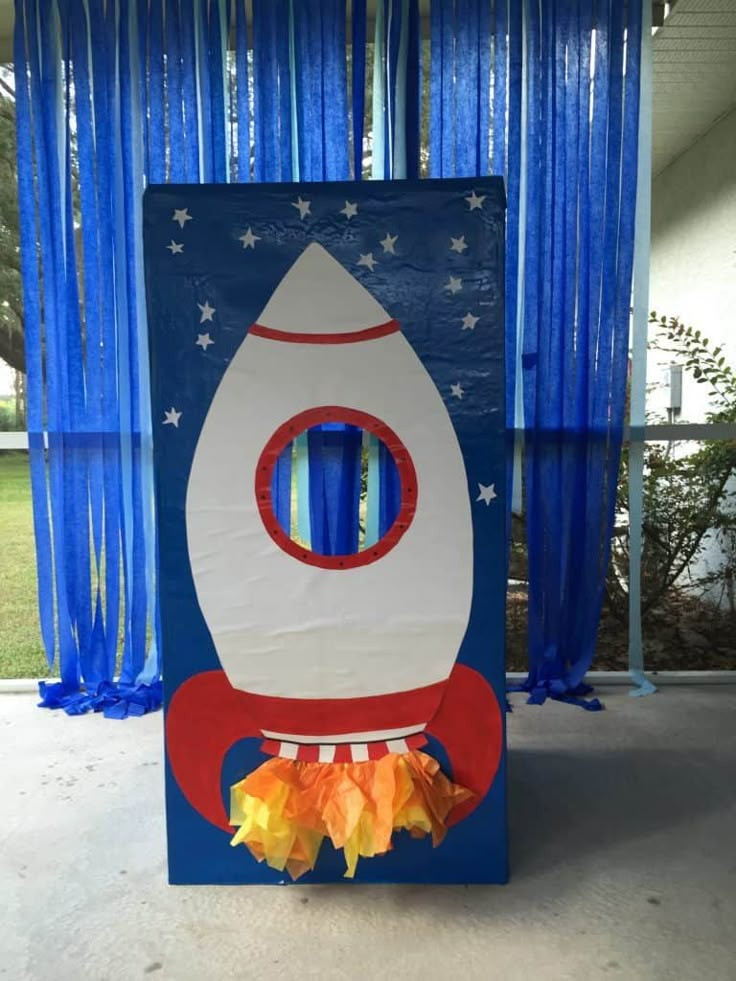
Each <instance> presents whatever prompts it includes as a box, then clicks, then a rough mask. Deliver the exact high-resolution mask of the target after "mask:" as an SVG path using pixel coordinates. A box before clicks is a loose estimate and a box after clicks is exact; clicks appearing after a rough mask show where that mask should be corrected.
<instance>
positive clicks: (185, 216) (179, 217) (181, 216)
mask: <svg viewBox="0 0 736 981" xmlns="http://www.w3.org/2000/svg"><path fill="white" fill-rule="evenodd" d="M171 220H172V221H178V222H179V228H183V227H184V226H185V225H186V223H187V222H188V221H192V216H191V215H190V214H189V208H174V214H173V215H172V216H171Z"/></svg>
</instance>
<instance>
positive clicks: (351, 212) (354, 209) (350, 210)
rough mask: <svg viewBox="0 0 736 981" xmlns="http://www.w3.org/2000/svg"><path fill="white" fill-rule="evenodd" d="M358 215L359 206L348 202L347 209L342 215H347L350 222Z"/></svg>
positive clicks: (345, 208)
mask: <svg viewBox="0 0 736 981" xmlns="http://www.w3.org/2000/svg"><path fill="white" fill-rule="evenodd" d="M357 213H358V205H357V204H353V203H352V202H351V201H346V202H345V207H344V208H343V209H342V211H341V212H340V214H341V215H345V217H346V218H347V220H348V221H350V219H351V218H355V216H356V215H357Z"/></svg>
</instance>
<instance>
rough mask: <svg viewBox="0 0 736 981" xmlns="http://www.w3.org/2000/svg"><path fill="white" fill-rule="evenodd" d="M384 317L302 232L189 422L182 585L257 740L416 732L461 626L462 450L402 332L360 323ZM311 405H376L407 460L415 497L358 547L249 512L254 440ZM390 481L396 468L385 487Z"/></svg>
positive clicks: (465, 573) (465, 511)
mask: <svg viewBox="0 0 736 981" xmlns="http://www.w3.org/2000/svg"><path fill="white" fill-rule="evenodd" d="M390 322H391V320H390V316H389V315H388V314H387V313H386V311H384V310H383V309H382V308H381V306H380V304H378V303H377V302H376V300H375V299H374V298H373V297H372V296H371V295H370V294H369V293H368V292H367V291H366V290H365V289H364V287H362V286H361V285H360V284H359V283H358V282H357V281H356V280H355V279H354V278H353V277H352V276H351V275H350V274H349V273H348V272H347V271H346V270H345V269H344V268H343V267H342V266H340V265H339V263H337V262H336V261H335V260H334V259H333V258H332V257H331V256H330V255H329V254H328V253H327V252H326V251H325V250H324V249H322V247H321V246H319V245H316V244H312V245H310V246H308V247H307V249H306V250H305V251H304V252H303V253H302V255H301V257H300V258H299V259H298V260H297V262H296V263H295V264H294V266H292V268H291V270H290V271H289V272H288V273H287V274H286V276H285V277H284V279H283V280H282V282H281V284H280V285H279V287H278V288H277V290H276V291H275V293H274V294H273V296H272V298H271V300H270V301H269V303H268V304H267V306H266V308H265V310H264V311H263V313H262V315H261V316H260V317H259V320H258V325H256V327H257V328H258V329H256V328H253V329H251V331H250V332H249V335H248V336H247V337H246V339H245V341H244V342H243V343H242V345H241V346H240V348H239V350H238V352H237V354H236V355H235V357H234V358H233V361H232V362H231V364H230V366H229V368H228V369H227V371H226V373H225V375H224V377H223V379H222V381H221V383H220V386H219V388H218V390H217V392H216V394H215V397H214V399H213V401H212V404H211V407H210V409H209V412H208V415H207V418H206V420H205V423H204V426H203V428H202V432H201V434H200V438H199V442H198V445H197V449H196V453H195V456H194V461H193V465H192V471H191V475H190V480H189V486H188V491H187V501H186V524H187V539H188V547H189V556H190V563H191V568H192V574H193V577H194V583H195V587H196V592H197V598H198V601H199V604H200V608H201V610H202V613H203V615H204V618H205V620H206V622H207V625H208V628H209V630H210V633H211V636H212V639H213V642H214V645H215V648H216V650H217V654H218V657H219V659H220V662H221V664H222V667H223V669H224V671H225V673H226V674H227V677H228V679H229V681H230V683H231V685H232V686H233V687H234V688H237V689H240V690H241V691H243V692H246V693H248V694H249V695H251V696H252V713H253V717H254V721H255V722H256V723H257V725H258V726H259V727H260V728H261V730H262V732H263V734H264V736H265V737H266V738H269V739H276V740H283V741H285V742H291V743H294V744H310V743H311V744H314V743H317V744H339V743H352V744H357V743H360V744H366V743H371V742H375V741H378V740H384V741H391V740H397V739H402V738H405V737H406V736H410V735H413V734H416V733H420V732H421V731H422V730H423V729H424V727H425V725H426V724H427V723H428V722H429V721H430V719H431V717H432V715H433V714H434V712H435V711H436V709H437V707H438V705H439V702H440V700H441V698H442V694H443V690H444V686H445V684H446V682H447V679H448V678H449V675H450V672H451V670H452V667H453V664H454V662H455V660H456V658H457V654H458V651H459V648H460V645H461V643H462V640H463V637H464V634H465V630H466V627H467V623H468V619H469V615H470V604H471V598H472V568H473V559H472V549H473V542H472V525H471V515H470V503H469V495H468V486H467V479H466V475H465V468H464V464H463V459H462V455H461V451H460V447H459V445H458V442H457V438H456V436H455V432H454V429H453V426H452V423H451V421H450V418H449V415H448V413H447V410H446V408H445V405H444V402H443V400H442V398H441V396H440V394H439V392H438V391H437V388H436V386H435V385H434V383H433V381H432V379H431V378H430V376H429V374H428V373H427V371H426V370H425V368H424V366H423V365H422V363H421V361H420V360H419V358H418V357H417V356H416V354H415V353H414V351H413V350H412V348H411V346H410V345H409V343H408V342H407V341H406V339H405V338H404V337H403V335H402V334H401V332H400V330H398V329H394V330H392V331H390V332H387V333H386V332H384V333H383V334H381V332H380V330H378V331H377V328H379V327H380V326H381V325H385V324H387V323H390ZM351 335H352V336H351ZM321 406H332V407H336V408H337V409H339V408H340V407H343V408H344V409H346V410H351V411H355V412H357V413H361V414H365V415H366V417H371V418H375V419H378V420H380V421H381V422H382V423H384V424H385V425H386V426H388V427H389V428H390V430H392V431H393V432H394V433H395V434H396V435H397V436H398V438H399V439H400V441H401V444H402V445H403V448H405V451H406V453H407V454H408V456H409V457H410V460H411V463H412V464H413V468H414V471H415V474H416V483H417V486H416V488H412V489H410V490H411V492H412V493H413V494H415V501H416V507H415V509H414V510H413V513H412V516H411V519H410V521H409V522H408V523H407V527H406V528H405V530H404V531H403V533H402V535H401V537H400V538H399V539H398V540H397V541H396V544H395V545H394V546H393V547H391V548H390V549H389V550H388V551H387V552H385V554H382V555H380V557H379V558H377V559H376V560H375V561H365V562H363V564H361V565H352V564H350V563H348V564H347V565H346V567H344V568H321V567H319V566H315V565H313V564H310V563H309V562H306V561H301V560H300V559H299V557H297V556H295V555H294V554H290V553H289V552H287V551H286V550H285V549H284V548H283V547H282V546H281V545H280V544H279V542H278V541H277V540H275V539H274V535H273V534H272V533H271V530H270V529H269V528H268V527H266V524H265V523H264V518H263V515H262V510H261V509H260V508H259V503H258V500H257V495H256V476H257V468H258V466H259V463H260V462H262V459H263V452H264V447H266V446H267V445H268V444H269V441H270V440H272V438H273V436H274V433H275V432H276V431H277V430H279V428H280V427H283V425H284V423H285V422H287V421H288V420H290V419H292V418H294V417H297V416H300V415H302V414H304V413H305V412H308V411H309V410H311V409H314V408H316V407H321ZM335 421H336V422H339V421H341V420H340V418H339V417H338V418H336V419H335ZM293 435H294V436H296V435H297V433H296V432H295V433H294V434H293ZM407 490H409V489H408V488H407V487H405V486H403V479H402V501H403V500H404V496H405V494H406V492H407Z"/></svg>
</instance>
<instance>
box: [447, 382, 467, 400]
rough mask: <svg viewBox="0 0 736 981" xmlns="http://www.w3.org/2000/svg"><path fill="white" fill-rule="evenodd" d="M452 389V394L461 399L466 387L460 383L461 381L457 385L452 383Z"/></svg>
mask: <svg viewBox="0 0 736 981" xmlns="http://www.w3.org/2000/svg"><path fill="white" fill-rule="evenodd" d="M450 389H451V391H452V394H453V395H454V396H455V398H456V399H461V398H462V397H463V395H464V394H465V389H464V388H463V386H462V385H461V384H460V382H458V383H457V385H450Z"/></svg>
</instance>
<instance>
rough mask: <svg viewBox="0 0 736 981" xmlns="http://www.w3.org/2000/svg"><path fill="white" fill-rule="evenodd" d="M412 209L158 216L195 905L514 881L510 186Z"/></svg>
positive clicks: (175, 792) (280, 196)
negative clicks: (291, 888)
mask: <svg viewBox="0 0 736 981" xmlns="http://www.w3.org/2000/svg"><path fill="white" fill-rule="evenodd" d="M397 6H401V5H397ZM403 23H404V21H401V22H400V25H401V24H403ZM400 25H399V26H400ZM297 26H298V25H297ZM400 34H401V31H399V35H400ZM387 38H393V41H392V42H391V43H393V42H395V41H396V32H395V31H394V30H393V29H392V30H391V31H389V32H388V33H387ZM401 47H402V45H401V41H400V39H399V41H398V49H397V50H399V51H400V50H401ZM312 149H314V147H313V148H312ZM315 152H316V151H315ZM398 186H399V185H393V184H390V183H379V182H361V183H349V184H348V183H343V184H310V183H301V184H299V185H296V186H295V185H278V184H271V185H269V186H268V187H258V186H257V185H249V186H245V185H240V186H237V187H236V186H232V187H230V188H216V187H202V188H194V187H184V186H179V187H176V188H170V189H166V188H155V189H152V190H150V191H149V192H148V194H147V197H146V222H145V226H146V227H145V238H146V255H147V260H148V266H147V288H148V303H149V325H150V343H151V352H152V368H153V385H152V403H153V406H154V414H155V417H156V418H158V419H159V423H158V425H157V426H156V427H155V433H154V445H155V455H156V461H157V474H158V477H157V486H158V498H157V500H158V515H159V528H160V538H159V568H160V576H161V584H162V594H161V599H162V635H163V645H164V657H165V661H166V681H167V688H168V691H167V698H168V707H167V721H166V738H167V752H168V758H169V762H170V767H171V768H170V773H169V781H170V783H169V796H168V800H169V815H168V828H169V838H170V848H169V854H170V860H171V866H170V875H171V878H172V881H176V882H235V881H242V882H278V881H282V880H283V877H284V876H289V877H294V878H297V877H303V878H304V879H305V880H308V881H313V882H320V881H321V882H325V881H334V880H336V879H340V878H342V877H343V875H345V874H347V876H348V877H354V878H355V879H356V880H361V881H386V880H389V881H404V882H412V881H438V882H458V881H459V882H463V881H503V880H504V879H505V875H506V857H505V816H504V815H505V810H504V803H503V782H502V780H501V779H499V778H498V774H499V769H500V768H501V767H502V765H503V719H502V714H501V711H500V707H499V706H500V705H501V704H502V701H501V699H502V698H503V688H504V674H503V628H504V612H503V606H504V587H505V582H504V570H503V563H502V562H499V561H498V557H499V556H500V555H502V554H503V539H504V525H505V518H504V515H505V510H504V507H505V501H504V473H505V464H504V418H505V416H504V377H503V372H504V353H503V333H504V331H503V323H504V321H503V301H502V296H503V293H502V289H501V288H500V287H501V280H500V277H501V275H502V269H503V265H502V262H501V257H502V254H503V252H502V247H503V215H504V195H503V188H502V186H501V184H500V182H499V181H498V180H495V179H492V178H477V179H473V180H472V181H470V182H469V181H466V180H461V181H459V182H458V181H438V182H416V183H412V182H409V183H406V184H402V185H400V188H401V190H400V192H397V189H396V188H397V187H398ZM182 208H186V209H187V213H188V214H189V215H191V217H192V221H191V222H189V223H187V227H186V228H184V229H183V230H182V234H181V238H182V240H183V244H184V251H183V252H181V253H177V254H172V252H171V250H170V249H167V247H166V246H167V244H168V239H167V238H166V235H167V233H168V232H169V228H168V223H169V222H170V220H171V215H172V214H173V213H174V212H175V211H176V210H177V209H182ZM453 241H454V242H455V243H458V242H459V243H460V245H464V246H465V248H460V249H459V250H458V249H457V248H454V249H453V248H452V247H451V246H452V244H453ZM203 284H206V285H203ZM205 293H206V295H205ZM203 316H204V317H205V318H206V323H201V319H200V318H201V317H203ZM248 324H249V325H250V326H249V327H247V330H244V325H248ZM481 598H482V599H481ZM192 811H194V812H196V813H198V814H199V815H201V816H202V817H204V818H205V819H206V821H207V822H209V824H210V825H211V827H208V826H207V825H205V824H203V823H202V822H199V823H197V824H196V825H193V824H192V818H193V815H192ZM195 827H196V829H198V830H196V831H195V830H194V828H195ZM405 832H408V833H405ZM193 836H194V837H193ZM422 838H425V839H426V841H422V840H421V839H422ZM231 840H232V842H233V844H243V845H245V846H246V847H244V848H231V847H229V842H230V841H231ZM193 846H194V847H193ZM433 846H434V847H433ZM428 849H429V851H428Z"/></svg>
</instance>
